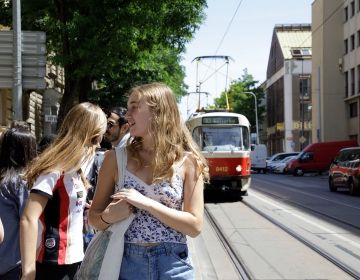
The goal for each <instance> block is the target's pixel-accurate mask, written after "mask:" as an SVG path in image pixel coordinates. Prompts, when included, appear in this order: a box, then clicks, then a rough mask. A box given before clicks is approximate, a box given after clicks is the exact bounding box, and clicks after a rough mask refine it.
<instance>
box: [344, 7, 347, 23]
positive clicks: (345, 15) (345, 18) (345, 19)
mask: <svg viewBox="0 0 360 280" xmlns="http://www.w3.org/2000/svg"><path fill="white" fill-rule="evenodd" d="M344 21H345V22H347V21H348V7H347V6H346V7H345V8H344Z"/></svg>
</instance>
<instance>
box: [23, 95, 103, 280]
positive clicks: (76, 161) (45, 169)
mask: <svg viewBox="0 0 360 280" xmlns="http://www.w3.org/2000/svg"><path fill="white" fill-rule="evenodd" d="M105 131H106V116H105V114H104V112H103V111H102V110H101V108H100V107H98V106H96V105H93V104H91V103H88V102H85V103H80V104H78V105H76V106H74V107H73V108H72V109H71V110H70V111H69V112H68V114H67V115H66V117H65V119H64V121H63V123H62V125H61V127H60V130H59V132H58V134H57V137H56V139H55V141H54V143H53V144H52V145H51V146H50V147H49V148H48V149H46V150H45V151H44V152H43V153H41V154H40V156H39V157H38V158H37V160H36V161H35V162H34V163H33V164H32V165H31V166H30V168H29V169H28V170H27V172H26V178H27V180H28V183H29V185H30V187H31V189H30V197H29V199H28V203H27V205H26V207H25V210H24V214H23V216H22V218H21V228H20V235H21V237H20V245H21V258H22V264H23V265H22V273H23V275H22V279H51V280H57V279H73V277H74V275H75V273H76V270H77V268H78V267H79V265H80V263H81V261H82V259H83V256H84V254H83V246H84V244H83V211H84V207H85V199H86V189H87V187H88V183H87V181H86V179H85V176H84V173H83V171H82V168H83V166H84V165H86V163H87V162H88V160H89V159H90V158H91V157H93V156H94V153H95V149H96V147H97V146H99V143H100V141H101V139H102V137H103V134H104V133H105ZM38 221H39V226H38ZM38 234H39V236H40V240H39V241H40V245H39V247H38V248H36V241H37V236H38Z"/></svg>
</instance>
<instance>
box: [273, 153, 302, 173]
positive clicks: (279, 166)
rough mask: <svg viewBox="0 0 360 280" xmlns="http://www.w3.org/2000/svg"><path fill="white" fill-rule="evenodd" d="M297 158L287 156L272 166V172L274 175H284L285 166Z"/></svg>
mask: <svg viewBox="0 0 360 280" xmlns="http://www.w3.org/2000/svg"><path fill="white" fill-rule="evenodd" d="M295 158H297V156H289V157H286V158H284V159H282V160H280V161H278V162H276V163H274V165H273V166H272V172H274V173H282V174H283V173H286V170H285V168H286V166H287V164H288V162H290V161H292V160H293V159H295Z"/></svg>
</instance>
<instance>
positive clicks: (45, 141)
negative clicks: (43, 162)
mask: <svg viewBox="0 0 360 280" xmlns="http://www.w3.org/2000/svg"><path fill="white" fill-rule="evenodd" d="M55 138H56V134H47V135H44V136H43V137H42V138H41V140H40V142H39V145H38V151H39V153H42V152H43V151H45V149H46V148H47V147H49V146H50V145H51V144H52V143H53V142H54V140H55Z"/></svg>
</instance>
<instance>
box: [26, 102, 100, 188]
mask: <svg viewBox="0 0 360 280" xmlns="http://www.w3.org/2000/svg"><path fill="white" fill-rule="evenodd" d="M106 124H107V119H106V115H105V113H104V112H103V111H102V110H101V108H100V107H99V106H97V105H94V104H91V103H89V102H84V103H80V104H78V105H75V106H74V107H73V108H72V109H71V110H70V111H69V112H68V113H67V115H66V116H65V118H64V121H63V123H62V125H61V127H60V130H59V132H58V135H57V137H56V138H55V140H54V143H53V144H51V145H50V146H49V147H48V148H47V149H46V150H45V151H44V152H42V153H41V154H40V156H39V157H38V158H36V159H35V160H34V161H33V162H32V164H30V166H29V168H28V170H27V171H26V173H25V177H26V179H27V181H28V184H29V186H30V187H31V186H32V185H33V183H34V182H35V180H36V178H37V177H38V176H40V175H42V174H48V173H50V172H52V171H64V172H66V171H71V170H80V169H81V166H82V165H83V164H84V163H85V162H87V161H88V160H89V159H90V157H91V156H93V155H94V153H95V149H96V145H97V144H98V143H99V142H100V141H101V139H102V135H103V134H104V133H105V131H106ZM81 175H82V179H83V181H84V176H83V174H81ZM84 183H85V182H84Z"/></svg>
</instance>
